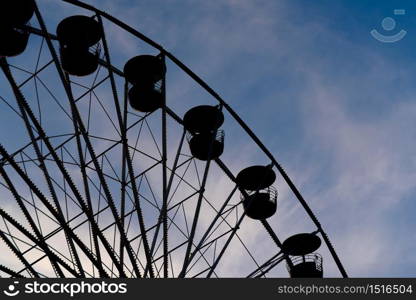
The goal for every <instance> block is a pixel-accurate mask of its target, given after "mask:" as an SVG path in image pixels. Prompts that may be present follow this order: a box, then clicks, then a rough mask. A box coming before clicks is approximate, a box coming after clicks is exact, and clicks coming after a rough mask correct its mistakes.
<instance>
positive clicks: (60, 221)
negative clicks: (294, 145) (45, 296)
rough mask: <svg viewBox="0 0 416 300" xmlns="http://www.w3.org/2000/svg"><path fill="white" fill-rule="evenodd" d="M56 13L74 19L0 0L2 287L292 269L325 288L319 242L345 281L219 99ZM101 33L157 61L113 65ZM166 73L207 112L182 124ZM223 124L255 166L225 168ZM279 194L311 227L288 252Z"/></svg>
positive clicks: (84, 21)
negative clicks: (8, 280) (44, 280)
mask: <svg viewBox="0 0 416 300" xmlns="http://www.w3.org/2000/svg"><path fill="white" fill-rule="evenodd" d="M63 2H65V3H66V4H67V5H70V6H71V7H73V8H76V9H78V10H79V11H80V14H78V15H72V16H69V17H66V18H64V19H63V20H61V21H60V22H59V24H57V26H56V32H55V29H53V30H52V31H51V30H50V29H48V27H47V24H49V23H50V22H49V21H48V16H49V14H50V13H51V12H48V11H40V9H39V8H38V6H37V3H36V2H35V1H34V0H20V1H15V0H13V1H12V0H5V1H3V2H2V10H1V12H0V20H1V21H0V32H1V33H2V39H3V41H7V43H1V44H0V56H1V58H0V66H1V69H2V71H3V75H4V76H3V77H2V79H1V80H2V81H1V84H2V91H1V94H0V99H1V103H2V105H3V106H2V110H1V114H2V115H1V117H2V122H4V126H3V129H2V130H3V131H4V132H2V134H3V136H5V138H2V140H1V141H0V142H1V144H0V155H1V163H0V174H1V180H0V192H1V193H2V195H3V196H2V198H3V199H4V200H2V202H1V204H0V217H1V221H2V222H1V223H2V224H1V225H0V227H1V228H0V238H1V243H0V245H1V247H2V248H1V249H2V251H3V252H2V257H1V260H0V274H1V276H6V277H7V276H8V277H16V278H18V277H102V278H108V277H112V278H115V277H123V278H124V277H136V278H139V277H151V278H154V277H208V278H209V277H225V276H235V277H244V276H245V277H266V276H267V275H268V274H269V273H270V272H271V271H272V270H273V269H274V268H275V267H276V266H277V265H279V264H280V263H286V265H287V268H288V271H289V275H290V276H291V277H322V276H323V258H322V256H321V255H320V254H318V253H316V252H315V251H317V250H318V248H320V247H321V243H322V242H323V244H325V245H326V249H327V250H326V251H328V253H329V255H328V258H330V257H331V256H332V258H333V261H334V262H335V264H336V266H337V267H338V269H339V271H340V274H341V275H342V276H344V277H347V273H346V271H345V269H344V267H343V265H342V263H341V261H340V259H339V258H338V255H337V253H336V252H335V249H334V247H333V246H332V244H331V242H330V240H329V238H328V236H327V234H326V232H325V231H324V229H323V227H322V225H321V224H320V222H319V221H318V219H317V217H316V215H315V214H314V213H313V212H312V210H311V208H310V207H309V205H308V204H307V202H306V200H305V199H304V198H303V196H302V194H301V193H300V191H299V190H298V188H297V187H296V186H295V184H294V183H293V181H292V180H291V178H290V177H289V175H288V174H287V173H286V172H285V170H284V169H283V167H282V166H281V164H280V163H279V162H278V161H277V160H276V159H275V157H274V156H273V155H272V153H271V152H270V151H269V150H268V149H267V147H266V146H265V145H264V144H263V142H262V141H261V140H260V139H259V138H258V137H257V136H256V135H255V134H254V132H253V131H252V130H251V129H250V127H249V126H248V125H247V124H246V123H245V122H244V121H243V120H242V119H241V117H240V116H239V115H238V114H237V113H236V112H235V111H234V110H233V109H232V108H231V107H230V106H229V105H228V104H227V103H226V102H225V101H224V100H223V99H222V98H221V97H220V96H219V94H218V93H217V92H215V91H214V90H213V89H212V88H211V87H210V86H208V84H207V83H205V82H204V81H203V80H202V79H201V78H200V77H199V76H198V75H197V74H195V73H194V72H193V71H192V70H191V69H189V68H188V67H187V66H186V65H185V64H184V63H182V62H181V61H179V60H178V59H177V58H176V57H175V56H174V55H172V54H171V53H170V52H168V51H166V50H165V49H164V48H163V47H162V46H161V45H159V44H157V43H156V42H154V41H153V40H151V39H150V38H148V37H147V36H145V35H143V34H142V33H141V32H139V31H137V30H135V29H134V28H132V27H130V26H129V25H127V24H125V23H123V22H122V21H120V20H118V19H116V18H114V17H113V16H111V15H109V14H107V13H105V12H103V11H101V10H100V9H99V8H95V7H93V6H91V5H88V4H85V3H83V2H81V1H76V0H64V1H63ZM109 24H111V26H114V27H116V28H117V29H118V30H122V31H123V32H127V33H129V34H130V35H131V36H133V37H134V38H135V39H136V40H137V41H138V42H140V43H144V44H145V45H147V46H148V47H150V48H151V49H153V51H156V52H157V53H150V52H149V53H138V54H137V55H136V56H134V57H130V58H128V59H126V60H125V61H124V64H122V65H120V64H115V63H113V58H114V57H113V56H112V52H111V51H110V49H115V48H116V47H118V45H117V43H116V42H115V41H113V40H111V39H110V38H109V36H108V35H107V33H106V32H107V27H106V26H109ZM29 37H30V40H29ZM174 67H175V68H178V69H179V70H180V72H182V73H183V74H185V75H186V76H187V77H188V78H190V79H192V81H193V82H195V83H196V84H197V85H198V86H199V88H200V89H202V90H204V91H206V92H207V93H208V94H209V95H210V97H211V100H212V103H206V104H203V105H197V106H195V105H191V107H188V109H187V111H186V112H185V113H184V114H183V115H180V114H178V113H177V112H176V110H175V107H174V105H171V104H170V103H169V101H168V99H167V95H168V92H169V89H167V81H168V79H167V76H166V74H167V73H168V72H169V69H170V68H174ZM3 86H4V87H6V86H7V89H6V88H3ZM191 104H192V103H191ZM230 122H233V123H232V124H234V125H233V126H236V127H238V129H239V130H241V133H242V135H241V139H246V140H247V141H250V142H252V143H253V144H254V145H255V147H256V148H255V149H256V151H257V152H258V153H259V157H261V161H260V162H255V163H254V162H253V163H252V164H248V165H242V166H238V169H235V167H234V168H232V167H230V166H229V163H228V162H227V160H226V159H225V158H224V159H223V157H224V154H225V153H226V152H227V150H228V151H229V149H230V148H232V147H233V145H232V144H230V145H227V136H226V132H227V128H229V126H231V125H230ZM5 128H13V131H11V130H10V131H8V130H6V129H5ZM210 179H211V180H212V182H210ZM219 185H221V186H222V188H221V189H220V188H219ZM278 185H286V186H287V187H288V188H289V190H290V191H291V192H292V193H293V196H294V198H295V199H296V200H297V204H298V205H300V207H301V208H302V209H304V211H305V213H306V217H307V218H309V219H310V220H311V224H313V228H311V229H310V230H309V231H308V232H302V233H298V234H295V235H293V236H290V237H288V238H287V239H285V240H284V241H283V242H281V241H280V239H279V237H278V234H277V230H276V225H275V223H273V222H272V221H270V220H273V218H274V217H276V216H278V215H279V205H278V189H277V186H278ZM253 228H255V230H256V231H255V232H256V236H261V237H262V239H263V240H264V242H263V243H264V245H262V247H261V248H262V249H261V251H259V247H256V246H258V245H256V243H255V242H254V243H253V242H250V240H253ZM243 254H244V257H245V258H244V259H242V258H240V259H236V257H238V256H240V255H241V257H243ZM235 264H238V268H237V269H238V270H239V271H238V272H237V273H230V271H229V270H232V269H233V268H236V267H235ZM227 266H232V267H229V268H228V269H227ZM239 268H240V269H239Z"/></svg>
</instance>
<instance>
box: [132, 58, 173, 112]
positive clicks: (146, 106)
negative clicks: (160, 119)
mask: <svg viewBox="0 0 416 300" xmlns="http://www.w3.org/2000/svg"><path fill="white" fill-rule="evenodd" d="M165 74H166V67H165V65H164V63H163V61H162V59H161V58H160V57H158V56H153V55H139V56H136V57H133V58H132V59H130V60H129V61H128V62H127V63H126V64H125V66H124V76H125V78H126V80H127V82H129V83H130V84H132V87H131V88H130V90H129V92H128V96H129V103H130V106H131V107H132V108H133V109H135V110H138V111H141V112H145V113H150V112H153V111H155V110H157V109H159V108H161V107H162V105H163V97H164V96H163V93H162V84H163V83H162V79H163V78H164V76H165Z"/></svg>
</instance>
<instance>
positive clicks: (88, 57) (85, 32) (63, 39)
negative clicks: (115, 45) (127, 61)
mask: <svg viewBox="0 0 416 300" xmlns="http://www.w3.org/2000/svg"><path fill="white" fill-rule="evenodd" d="M56 34H57V36H58V40H59V42H60V45H61V48H60V53H61V63H62V68H63V69H64V70H65V71H67V72H68V73H69V74H71V75H75V76H86V75H89V74H91V73H93V72H95V70H97V68H98V59H99V53H100V51H99V49H100V48H99V44H98V43H99V41H100V40H101V38H102V36H103V32H102V29H101V26H100V24H99V23H98V22H97V21H96V20H94V19H93V18H92V17H87V16H79V15H77V16H71V17H68V18H66V19H64V20H62V21H61V22H60V23H59V25H58V27H57V29H56Z"/></svg>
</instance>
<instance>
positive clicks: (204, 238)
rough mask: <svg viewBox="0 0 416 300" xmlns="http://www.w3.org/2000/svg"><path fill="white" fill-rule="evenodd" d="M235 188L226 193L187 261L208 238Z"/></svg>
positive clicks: (190, 259)
mask: <svg viewBox="0 0 416 300" xmlns="http://www.w3.org/2000/svg"><path fill="white" fill-rule="evenodd" d="M236 190H237V186H235V187H234V188H233V190H232V191H231V193H230V194H229V195H228V197H227V199H226V200H225V201H224V203H223V205H222V206H221V208H220V210H219V211H218V212H217V214H216V215H215V217H214V219H213V220H212V221H211V223H210V225H209V226H208V228H207V230H206V231H205V233H204V234H203V236H202V238H201V240H200V241H199V243H198V245H197V246H196V247H195V249H194V251H193V252H192V254H191V255H190V257H189V262H191V261H192V259H193V258H194V256H195V255H196V253H197V251H199V249H200V248H201V246H202V244H203V243H204V242H205V240H206V239H207V238H208V235H209V233H210V232H211V230H212V229H213V227H214V226H215V223H216V222H217V221H218V219H219V218H220V217H221V215H222V213H223V212H224V210H225V209H226V207H227V205H228V203H229V202H230V200H231V198H232V197H233V195H234V193H235V192H236Z"/></svg>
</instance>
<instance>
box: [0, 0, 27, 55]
mask: <svg viewBox="0 0 416 300" xmlns="http://www.w3.org/2000/svg"><path fill="white" fill-rule="evenodd" d="M34 12H35V3H34V1H33V0H24V1H23V0H22V1H15V0H14V1H13V0H6V1H5V0H3V1H2V2H1V4H0V36H1V40H0V57H2V56H5V57H11V56H16V55H19V54H21V53H23V51H25V49H26V46H27V43H28V40H29V33H28V32H27V31H25V30H22V28H21V27H23V26H24V25H26V24H27V23H28V22H29V20H30V19H31V18H32V16H33V14H34Z"/></svg>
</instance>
